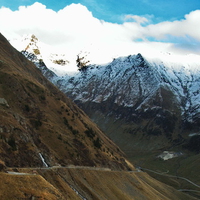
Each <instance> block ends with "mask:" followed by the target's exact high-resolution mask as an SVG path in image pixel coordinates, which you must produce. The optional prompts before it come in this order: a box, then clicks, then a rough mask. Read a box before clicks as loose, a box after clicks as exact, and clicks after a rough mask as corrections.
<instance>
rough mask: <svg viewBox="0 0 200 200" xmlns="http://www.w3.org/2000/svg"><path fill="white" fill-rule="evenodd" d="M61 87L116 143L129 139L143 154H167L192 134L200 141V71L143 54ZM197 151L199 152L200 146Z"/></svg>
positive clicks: (93, 70)
mask: <svg viewBox="0 0 200 200" xmlns="http://www.w3.org/2000/svg"><path fill="white" fill-rule="evenodd" d="M57 85H58V86H59V88H60V89H61V90H62V91H63V92H65V93H66V94H67V95H68V96H69V97H70V98H72V99H73V100H74V101H75V102H76V103H77V104H78V105H79V106H80V107H81V108H82V109H83V110H85V112H86V113H87V114H88V115H89V116H90V117H91V118H92V119H93V120H94V121H95V122H96V123H97V124H98V125H99V126H100V127H101V128H102V129H103V130H104V131H106V133H107V134H108V135H109V136H110V137H111V138H112V139H114V140H116V139H119V140H121V139H120V138H121V137H123V135H124V136H125V135H128V136H127V137H132V139H133V142H132V144H131V146H132V147H133V146H135V148H137V149H138V150H139V149H143V148H146V147H147V146H148V147H149V150H150V149H152V150H158V149H168V148H170V147H172V146H176V145H180V144H181V145H183V144H186V143H187V142H189V141H188V140H189V138H190V137H189V136H191V134H194V133H195V134H194V136H195V137H199V136H198V134H199V132H198V131H199V125H200V118H199V117H200V116H199V114H200V106H199V101H200V70H199V65H193V66H190V65H187V64H186V63H185V65H182V64H174V63H164V62H162V61H156V62H154V61H148V60H147V59H145V58H144V57H143V56H142V55H141V54H138V55H133V56H128V57H123V58H118V59H114V60H113V62H111V63H110V64H108V65H106V66H89V67H88V69H87V70H86V71H81V72H79V73H77V74H76V75H74V76H71V77H70V76H66V77H64V78H63V77H62V78H60V79H59V80H58V81H57ZM103 118H104V119H105V118H106V122H104V120H103ZM120 132H121V133H120ZM115 135H116V136H115ZM118 135H120V137H118ZM115 137H116V138H115ZM161 138H162V140H161ZM148 140H149V141H148ZM139 141H144V143H140V142H139ZM145 141H146V142H145ZM147 141H148V142H147ZM116 142H117V141H116ZM121 142H123V140H121ZM129 142H130V141H129ZM142 144H143V145H144V146H143V145H142ZM124 145H125V146H126V145H127V146H129V144H128V143H126V144H123V145H120V146H123V148H125V147H124ZM188 147H189V146H188ZM194 150H195V151H197V152H199V150H200V149H199V147H198V144H197V146H196V147H194Z"/></svg>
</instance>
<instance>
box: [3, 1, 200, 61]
mask: <svg viewBox="0 0 200 200" xmlns="http://www.w3.org/2000/svg"><path fill="white" fill-rule="evenodd" d="M0 19H4V20H1V21H0V27H1V31H2V33H3V34H4V35H5V36H6V37H7V38H8V39H12V38H14V37H17V36H22V35H24V34H35V35H36V36H37V37H38V38H39V39H40V41H42V42H44V43H46V44H49V45H53V46H54V47H55V48H60V49H63V51H65V52H69V53H72V52H74V54H76V53H77V52H80V51H88V52H91V56H93V57H95V56H96V58H97V60H98V59H99V60H103V59H105V60H106V59H108V58H111V57H115V56H120V55H121V56H123V55H127V54H134V53H138V52H141V53H142V52H143V51H149V52H152V50H153V51H154V52H159V51H167V52H174V53H200V47H198V46H197V45H195V44H199V43H200V29H198V26H199V24H200V10H196V11H192V12H190V13H188V14H186V15H185V16H184V18H183V19H182V20H179V21H177V20H176V21H164V22H160V23H157V24H154V23H153V22H152V20H153V18H152V16H146V17H145V16H138V15H134V14H133V15H132V14H129V15H125V22H124V23H123V24H116V23H110V22H105V21H102V20H99V19H97V18H95V17H94V16H93V15H92V13H91V12H90V11H89V10H88V9H87V7H85V6H83V5H81V4H71V5H68V6H66V7H64V8H63V9H61V10H59V11H57V12H56V11H54V10H52V9H47V7H46V6H45V5H43V4H41V3H38V2H36V3H34V4H33V5H30V6H20V7H19V9H18V10H16V11H12V10H10V9H9V8H5V7H1V8H0ZM150 23H151V24H150ZM192 42H193V43H194V45H193V44H191V43H192Z"/></svg>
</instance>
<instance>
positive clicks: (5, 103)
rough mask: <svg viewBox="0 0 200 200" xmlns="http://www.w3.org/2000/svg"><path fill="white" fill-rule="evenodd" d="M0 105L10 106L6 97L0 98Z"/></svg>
mask: <svg viewBox="0 0 200 200" xmlns="http://www.w3.org/2000/svg"><path fill="white" fill-rule="evenodd" d="M0 105H3V106H6V107H8V108H9V105H8V102H7V101H6V100H5V99H4V98H0Z"/></svg>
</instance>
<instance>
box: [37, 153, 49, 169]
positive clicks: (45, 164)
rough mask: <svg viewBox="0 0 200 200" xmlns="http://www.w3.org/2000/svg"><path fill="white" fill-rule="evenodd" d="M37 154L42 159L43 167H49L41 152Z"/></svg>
mask: <svg viewBox="0 0 200 200" xmlns="http://www.w3.org/2000/svg"><path fill="white" fill-rule="evenodd" d="M39 156H40V158H41V160H42V162H43V164H44V166H45V167H49V166H48V165H47V163H46V162H45V160H44V157H43V156H42V154H41V153H39Z"/></svg>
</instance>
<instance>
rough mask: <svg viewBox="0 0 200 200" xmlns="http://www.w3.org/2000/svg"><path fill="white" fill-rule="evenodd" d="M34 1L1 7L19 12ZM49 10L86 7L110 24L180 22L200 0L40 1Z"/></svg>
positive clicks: (16, 1)
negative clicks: (135, 18) (130, 18)
mask: <svg viewBox="0 0 200 200" xmlns="http://www.w3.org/2000/svg"><path fill="white" fill-rule="evenodd" d="M34 2H35V1H34V0H14V1H8V0H1V3H0V6H5V7H9V8H10V9H12V10H17V9H18V7H19V6H22V5H25V6H27V5H31V4H33V3H34ZM39 2H40V3H42V4H44V5H46V6H47V8H50V9H53V10H55V11H58V10H60V9H63V8H64V7H65V6H67V5H70V4H72V3H80V4H82V5H84V6H86V7H87V8H88V9H89V10H90V11H91V12H92V13H93V16H94V17H96V18H98V19H102V20H105V21H108V22H114V23H121V22H122V19H121V16H123V15H125V14H134V15H140V16H146V15H149V16H152V17H154V22H160V21H164V20H169V21H172V20H180V19H182V18H183V16H184V15H185V14H187V13H189V12H191V11H194V10H197V9H200V1H199V0H119V1H116V0H101V1H100V0H99V1H98V0H74V1H71V0H59V1H55V0H40V1H39Z"/></svg>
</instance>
